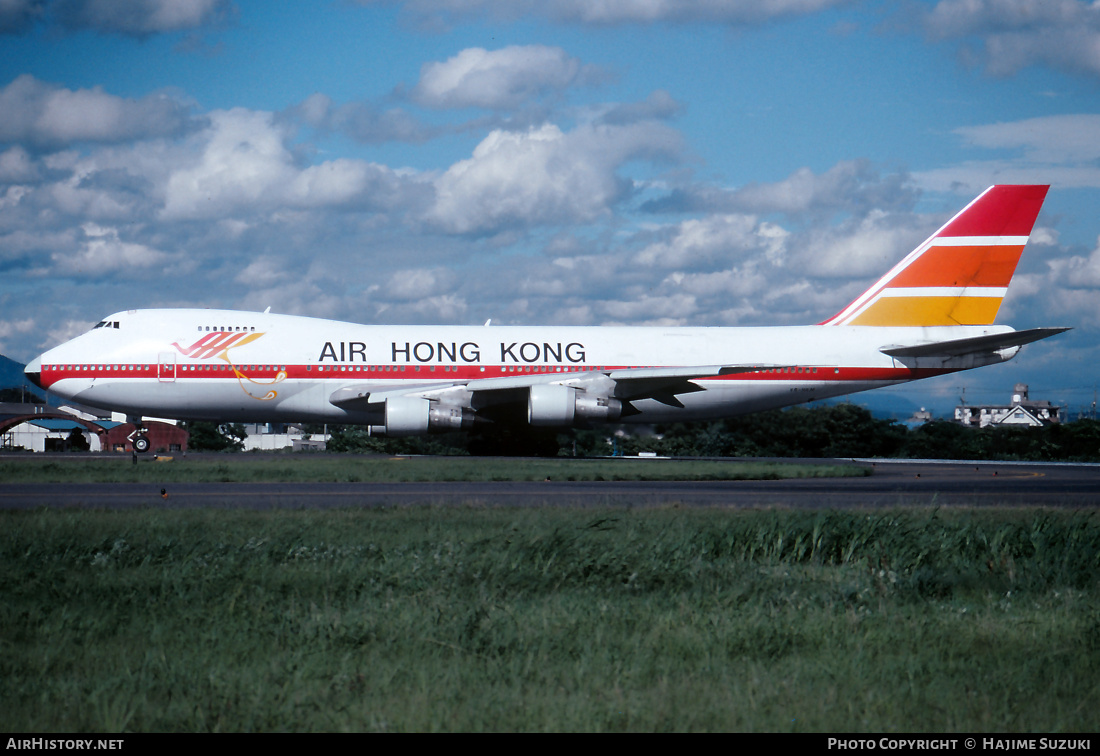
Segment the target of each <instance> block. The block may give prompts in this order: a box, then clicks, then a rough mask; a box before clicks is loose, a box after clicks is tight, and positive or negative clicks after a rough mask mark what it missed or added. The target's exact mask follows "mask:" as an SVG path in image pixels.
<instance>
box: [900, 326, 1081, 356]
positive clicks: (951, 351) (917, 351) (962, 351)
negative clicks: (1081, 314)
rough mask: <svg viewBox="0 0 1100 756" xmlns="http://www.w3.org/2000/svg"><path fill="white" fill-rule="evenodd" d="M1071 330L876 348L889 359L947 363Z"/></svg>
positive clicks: (1000, 334)
mask: <svg viewBox="0 0 1100 756" xmlns="http://www.w3.org/2000/svg"><path fill="white" fill-rule="evenodd" d="M1068 330H1070V329H1069V328H1031V329H1029V330H1026V331H1009V332H1008V333H996V334H991V335H989V336H975V337H973V338H969V339H952V340H950V341H933V342H927V343H924V344H913V345H909V346H905V345H890V346H884V347H882V348H880V349H879V351H880V352H882V353H883V354H888V355H890V356H891V357H897V358H899V359H903V358H907V357H909V358H933V359H935V358H940V359H943V360H950V359H955V358H959V357H968V356H971V355H983V354H991V353H993V352H999V351H1001V350H1004V349H1019V348H1020V347H1022V346H1023V345H1024V344H1030V343H1032V342H1034V341H1039V340H1040V339H1045V338H1048V337H1050V336H1055V335H1057V334H1059V333H1063V332H1065V331H1068Z"/></svg>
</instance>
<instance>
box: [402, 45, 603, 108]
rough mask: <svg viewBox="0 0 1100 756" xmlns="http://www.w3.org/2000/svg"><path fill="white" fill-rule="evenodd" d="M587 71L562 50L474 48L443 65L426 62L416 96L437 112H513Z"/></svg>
mask: <svg viewBox="0 0 1100 756" xmlns="http://www.w3.org/2000/svg"><path fill="white" fill-rule="evenodd" d="M583 70H584V67H583V66H581V64H580V62H579V61H578V60H577V59H576V58H571V57H570V56H568V55H566V53H565V51H564V50H562V49H561V48H558V47H547V46H545V45H523V46H519V45H513V46H511V47H505V48H503V49H501V50H485V49H483V48H480V47H471V48H468V49H466V50H463V51H462V52H460V53H458V54H457V55H455V56H454V57H451V58H449V59H447V60H445V61H443V62H433V63H425V64H424V66H423V68H422V69H421V71H420V81H419V82H418V83H417V85H416V88H415V89H414V90H413V92H412V94H413V97H414V98H415V99H416V100H417V101H419V102H420V103H421V104H423V105H427V106H429V107H433V108H467V107H477V108H490V109H501V108H512V107H515V106H517V105H519V104H521V103H522V102H523V101H524V100H527V99H530V98H533V97H538V96H540V95H542V94H543V93H546V92H555V91H561V90H564V89H566V88H567V87H569V86H570V85H572V84H573V83H574V82H575V81H576V80H577V78H578V77H579V76H580V75H581V73H582V71H583Z"/></svg>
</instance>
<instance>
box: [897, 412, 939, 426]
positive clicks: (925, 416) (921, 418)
mask: <svg viewBox="0 0 1100 756" xmlns="http://www.w3.org/2000/svg"><path fill="white" fill-rule="evenodd" d="M932 420H933V417H932V413H931V412H929V411H928V410H926V409H925V408H924V407H921V408H920V409H919V410H917V411H915V412H914V413H913V415H912V416H911V417H910V418H909V419H908V420H906V421H904V422H903V423H902V425H904V426H905V427H907V428H909V430H913V429H914V428H919V427H920V426H922V425H924V424H925V423H930V422H932Z"/></svg>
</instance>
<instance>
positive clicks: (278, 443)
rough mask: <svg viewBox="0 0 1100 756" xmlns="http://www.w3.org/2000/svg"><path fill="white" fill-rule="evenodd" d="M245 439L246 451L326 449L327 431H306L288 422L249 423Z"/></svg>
mask: <svg viewBox="0 0 1100 756" xmlns="http://www.w3.org/2000/svg"><path fill="white" fill-rule="evenodd" d="M244 430H245V433H247V434H248V435H247V436H246V437H245V439H244V450H245V451H278V450H281V449H292V450H293V451H325V448H326V446H327V445H328V439H329V436H328V434H327V433H321V434H316V433H315V434H310V433H306V432H305V431H304V430H303V428H302V426H300V425H293V424H286V423H248V424H246V425H245V426H244Z"/></svg>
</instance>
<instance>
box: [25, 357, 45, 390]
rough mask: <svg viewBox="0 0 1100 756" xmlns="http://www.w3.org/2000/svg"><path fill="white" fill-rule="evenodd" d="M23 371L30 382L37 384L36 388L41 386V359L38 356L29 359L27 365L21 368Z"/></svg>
mask: <svg viewBox="0 0 1100 756" xmlns="http://www.w3.org/2000/svg"><path fill="white" fill-rule="evenodd" d="M23 372H24V373H26V375H27V378H29V379H30V381H31V383H33V384H34V385H35V386H38V388H42V359H41V358H40V357H35V358H34V359H33V360H31V361H30V362H29V363H28V364H27V366H26V367H25V368H23Z"/></svg>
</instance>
